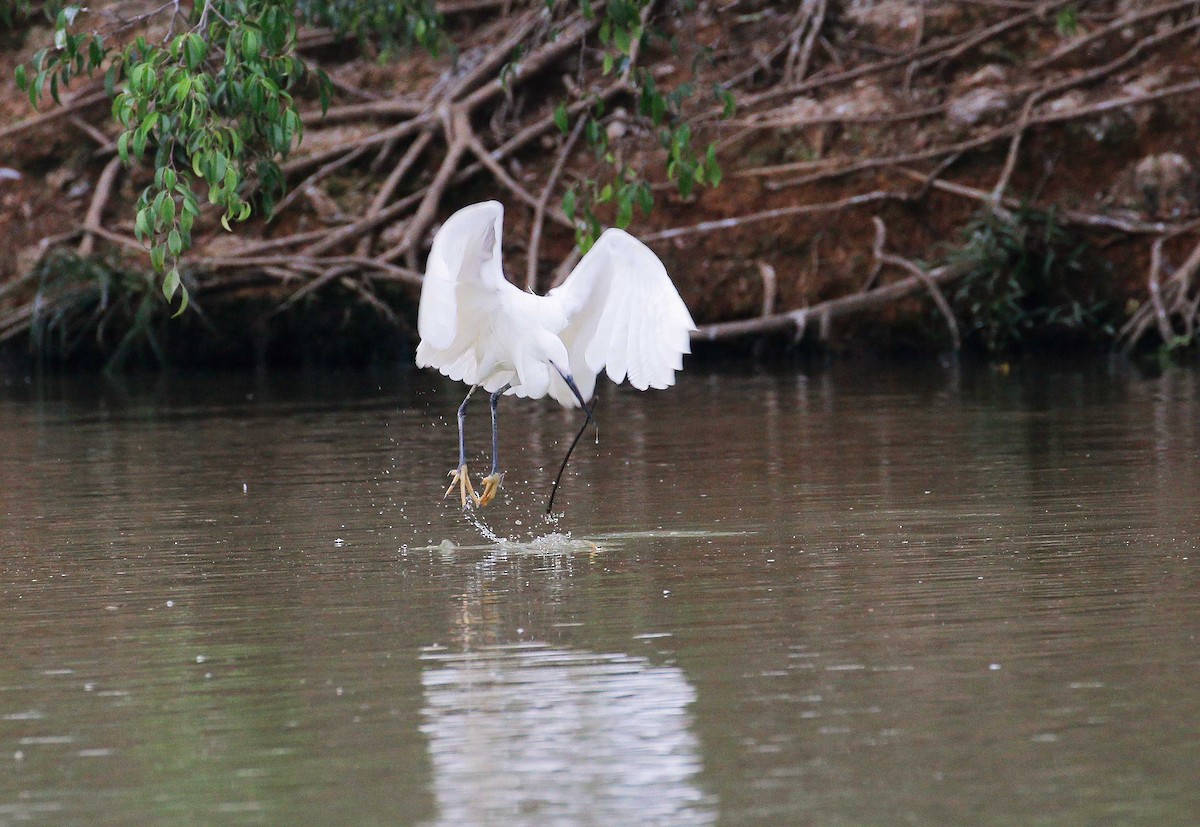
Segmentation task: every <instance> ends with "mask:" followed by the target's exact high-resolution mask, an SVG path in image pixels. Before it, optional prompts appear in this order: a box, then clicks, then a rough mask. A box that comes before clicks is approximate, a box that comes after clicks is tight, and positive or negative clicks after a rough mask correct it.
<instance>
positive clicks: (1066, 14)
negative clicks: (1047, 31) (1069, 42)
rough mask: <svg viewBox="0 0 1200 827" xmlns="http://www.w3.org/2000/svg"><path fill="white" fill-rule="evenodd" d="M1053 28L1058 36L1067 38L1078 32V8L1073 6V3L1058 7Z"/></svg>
mask: <svg viewBox="0 0 1200 827" xmlns="http://www.w3.org/2000/svg"><path fill="white" fill-rule="evenodd" d="M1054 30H1055V31H1056V32H1058V36H1059V37H1063V38H1068V39H1069V38H1072V37H1074V36H1075V35H1077V34H1079V9H1077V8H1075V4H1074V3H1070V4H1068V5H1066V6H1063V7H1062V8H1061V9H1059V12H1058V14H1057V15H1056V16H1055V18H1054Z"/></svg>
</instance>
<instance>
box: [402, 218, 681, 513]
mask: <svg viewBox="0 0 1200 827" xmlns="http://www.w3.org/2000/svg"><path fill="white" fill-rule="evenodd" d="M503 220H504V208H503V207H502V206H501V205H500V204H499V203H498V202H496V201H485V202H483V203H481V204H474V205H472V206H469V207H464V208H463V209H461V210H459V211H458V212H456V213H455V214H454V215H452V216H450V218H449V219H447V221H446V223H445V224H443V225H442V227H441V229H439V230H438V232H437V234H436V235H435V236H434V238H433V249H432V250H430V252H429V262H428V264H427V265H426V268H425V281H424V284H423V286H422V288H421V304H420V308H419V310H418V313H417V331H418V332H419V333H420V335H421V342H420V344H419V345H418V346H417V366H418V367H432V368H437V369H438V370H439V371H441V372H442V373H443V374H445V375H446V376H448V377H450V378H451V379H456V380H458V381H461V382H465V383H466V384H467V385H469V386H470V390H469V391H467V396H466V398H465V399H464V400H463V402H462V405H461V406H460V407H459V409H458V466H457V467H456V468H454V469H452V470H451V471H450V476H451V478H452V479H451V482H450V487H449V488H448V489H446V496H449V495H450V492H451V491H453V490H454V488H455V486H457V487H458V490H459V498H460V499H461V501H462V505H463V508H466V507H467V498H468V497H470V498H471V500H472V501H473V502H474V503H475V505H477V506H483V505H487V504H488V503H489V502H491V501H492V499H493V498H494V497H495V496H496V492H497V491H498V490H499V488H500V483H501V481H502V479H503V475H502V474H501V473H500V470H499V459H498V456H497V454H498V452H499V441H500V440H499V431H498V429H497V426H496V404H497V402H498V401H499V399H500V396H501V394H509V395H512V396H521V397H528V398H531V399H537V398H540V397H543V396H545V395H546V394H549V395H550V396H552V397H554V399H555V400H557V401H558V402H559V404H561V405H563V406H564V407H566V408H573V407H575V406H577V405H578V406H580V407H582V408H583V411H584V414H585V417H586V418H585V421H584V427H586V426H587V423H588V422H589V421H592V411H591V409H590V408H589V407H588V405H587V402H588V400H589V399H591V397H592V392H593V391H594V390H595V388H596V376H597V374H599V372H600V371H601V369H605V370H606V372H607V373H608V377H609V378H610V379H612V380H613V381H614V382H617V383H620V382H622V381H624V380H625V378H626V377H628V378H629V383H630V384H631V385H633V386H634V387H635V388H637V389H638V390H646V389H647V388H666V387H670V386H671V385H673V384H675V372H676V371H677V370H680V369H681V368H682V367H683V354H685V353H689V352H690V351H691V348H690V347H689V344H688V340H689V336H688V334H689V332H690V331H693V330H695V329H696V325H695V324H694V323H693V322H692V317H691V314H689V313H688V310H687V307H686V306H685V305H684V303H683V299H681V298H680V297H679V293H678V291H677V290H676V289H675V285H674V284H672V283H671V279H670V277H669V276H668V275H667V270H666V268H665V267H663V263H662V262H661V261H659V259H658V256H656V255H655V254H654V253H653V251H651V250H650V248H649V247H647V246H646V245H645V244H643V243H642V242H640V241H638V240H637V239H636V238H634V237H633V236H631V235H629V234H628V233H626V232H624V231H622V230H618V229H610V230H607V231H605V233H604V234H603V235H601V236H600V238H599V239H598V240H597V241H596V243H595V244H594V245H593V246H592V248H591V249H590V250H589V251H588V252H587V254H586V255H585V256H584V257H583V258H582V259H581V260H580V262H579V264H578V265H576V267H575V269H574V270H572V271H571V274H570V275H569V276H568V277H567V278H566V280H565V281H563V283H562V284H561V285H560V286H558V287H556V288H554V289H553V290H551V291H550V292H549V293H547V294H546V295H545V296H538V295H535V294H533V293H527V292H525V291H523V290H520V289H519V288H517V287H516V286H514V285H513V284H510V283H509V282H508V281H507V280H506V279H505V278H504V271H503V268H502V266H501V262H500V238H501V235H502V232H503ZM476 388H483V389H484V390H486V391H488V393H490V394H491V409H492V470H491V473H490V474H488V476H486V477H484V478H483V479H482V480H481V483H482V486H483V491H482V493H480V494H477V493H476V492H475V488H474V486H472V484H471V479H470V476H469V475H468V473H467V448H466V436H465V433H464V430H463V425H464V420H465V418H466V410H467V402H469V401H470V399H471V394H472V393H474V392H475V389H476ZM582 433H583V431H582V430H581V431H580V434H582ZM576 439H577V440H578V437H576ZM572 447H574V445H572ZM568 456H569V454H568ZM565 463H566V461H565V460H564V467H565ZM559 474H560V476H561V474H562V471H561V470H560V471H559ZM555 486H557V480H556V481H555ZM553 497H554V495H553V492H552V493H551V499H550V502H551V504H553V501H554V499H553Z"/></svg>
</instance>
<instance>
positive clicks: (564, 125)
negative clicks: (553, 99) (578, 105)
mask: <svg viewBox="0 0 1200 827" xmlns="http://www.w3.org/2000/svg"><path fill="white" fill-rule="evenodd" d="M554 125H555V126H557V127H558V131H559V132H561V133H562V134H564V135H566V134H567V131H568V130H569V129H570V124H569V123H568V121H567V104H566V102H565V101H563V102H560V103H559V104H558V106H556V107H554Z"/></svg>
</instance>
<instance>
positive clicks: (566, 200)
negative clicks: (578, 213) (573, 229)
mask: <svg viewBox="0 0 1200 827" xmlns="http://www.w3.org/2000/svg"><path fill="white" fill-rule="evenodd" d="M562 208H563V212H564V213H566V214H567V218H569V219H571V220H572V221H574V220H575V188H574V187H571V188H570V189H569V190H567V191H566V192H564V193H563V200H562Z"/></svg>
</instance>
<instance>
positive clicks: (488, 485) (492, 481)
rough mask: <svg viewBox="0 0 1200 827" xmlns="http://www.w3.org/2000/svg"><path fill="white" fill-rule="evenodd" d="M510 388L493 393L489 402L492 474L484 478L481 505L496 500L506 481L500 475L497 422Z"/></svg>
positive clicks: (506, 387) (506, 386)
mask: <svg viewBox="0 0 1200 827" xmlns="http://www.w3.org/2000/svg"><path fill="white" fill-rule="evenodd" d="M509 387H510V386H509V385H505V386H504V387H502V388H501V389H500V390H498V391H496V392H495V393H493V394H492V395H491V398H490V400H489V401H490V402H491V406H492V473H490V474H488V475H487V476H486V477H484V478H483V493H482V494H480V495H479V504H480V505H487V504H488V503H490V502H491V501H492V500H493V499H495V497H496V492H497V491H499V490H500V483H501V482H502V481H503V480H504V475H503V474H501V473H500V426H499V425H498V424H497V420H496V405H497V404H499V402H500V397H501V395H503V393H504V392H505V391H506V390H508V389H509Z"/></svg>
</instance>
